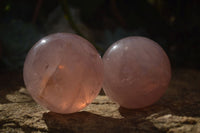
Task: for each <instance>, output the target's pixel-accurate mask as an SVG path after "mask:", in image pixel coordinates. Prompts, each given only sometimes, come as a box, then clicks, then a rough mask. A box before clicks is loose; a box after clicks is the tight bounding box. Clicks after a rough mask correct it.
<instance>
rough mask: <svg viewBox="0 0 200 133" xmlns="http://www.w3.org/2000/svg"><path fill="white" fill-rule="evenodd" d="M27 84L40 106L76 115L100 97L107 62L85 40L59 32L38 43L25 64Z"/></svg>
mask: <svg viewBox="0 0 200 133" xmlns="http://www.w3.org/2000/svg"><path fill="white" fill-rule="evenodd" d="M24 81H25V85H26V87H27V89H28V91H29V93H30V94H31V96H32V97H33V99H34V100H35V101H36V102H38V103H39V104H40V105H42V106H44V107H46V108H48V109H49V110H51V111H53V112H57V113H73V112H76V111H79V110H81V109H83V108H84V107H86V106H87V105H88V104H89V103H91V102H92V100H93V99H94V98H95V97H96V96H97V95H98V93H99V91H100V89H101V85H102V82H103V63H102V60H101V57H100V55H99V54H98V52H97V51H96V49H95V48H94V47H93V46H92V44H90V43H89V42H88V41H87V40H85V39H83V38H82V37H80V36H78V35H75V34H69V33H57V34H52V35H49V36H46V37H44V38H42V39H41V40H40V41H38V42H37V43H36V44H35V45H34V46H33V47H32V49H31V50H30V51H29V53H28V55H27V57H26V61H25V64H24Z"/></svg>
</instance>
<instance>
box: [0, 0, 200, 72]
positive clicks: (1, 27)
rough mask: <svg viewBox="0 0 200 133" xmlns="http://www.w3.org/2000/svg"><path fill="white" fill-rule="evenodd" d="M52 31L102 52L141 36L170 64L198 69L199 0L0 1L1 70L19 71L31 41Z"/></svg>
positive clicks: (199, 51)
mask: <svg viewBox="0 0 200 133" xmlns="http://www.w3.org/2000/svg"><path fill="white" fill-rule="evenodd" d="M56 32H71V33H77V34H79V35H81V36H83V37H85V38H86V39H88V40H89V41H90V42H92V43H93V44H94V45H95V46H96V47H97V49H98V50H99V52H100V53H101V54H102V55H103V53H104V52H105V50H106V49H107V48H108V47H109V45H111V44H112V43H113V42H115V41H117V40H119V39H121V38H123V37H127V36H145V37H148V38H151V39H153V40H154V41H156V42H158V43H159V44H160V45H161V46H162V47H163V48H164V50H165V51H166V53H167V54H168V56H169V58H170V60H171V64H172V67H173V68H180V67H181V68H183V67H184V68H192V69H199V68H200V1H199V0H0V71H1V72H2V71H5V70H6V71H15V70H22V68H23V62H24V59H25V57H26V54H27V52H28V50H29V49H30V48H31V47H32V46H33V44H34V43H36V42H37V41H38V40H39V39H40V38H42V37H44V36H46V35H48V34H51V33H56Z"/></svg>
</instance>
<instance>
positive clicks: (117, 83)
mask: <svg viewBox="0 0 200 133" xmlns="http://www.w3.org/2000/svg"><path fill="white" fill-rule="evenodd" d="M103 63H104V83H103V89H104V91H105V93H106V95H107V96H109V97H110V98H111V99H112V100H113V101H115V102H117V103H119V104H120V105H121V106H122V107H125V108H131V109H135V108H142V107H145V106H148V105H151V104H153V103H154V102H156V101H157V100H159V98H160V97H161V96H162V95H163V94H164V92H165V91H166V89H167V87H168V84H169V82H170V79H171V67H170V62H169V59H168V57H167V55H166V54H165V52H164V50H163V49H162V48H161V47H160V46H159V45H158V44H157V43H156V42H154V41H152V40H150V39H148V38H145V37H127V38H124V39H121V40H119V41H117V42H115V43H114V44H113V45H111V46H110V47H109V49H108V50H107V51H106V53H105V54H104V56H103Z"/></svg>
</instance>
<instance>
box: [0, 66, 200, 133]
mask: <svg viewBox="0 0 200 133" xmlns="http://www.w3.org/2000/svg"><path fill="white" fill-rule="evenodd" d="M8 75H9V76H8ZM13 76H15V78H11V77H13ZM20 79H21V76H20V77H19V76H17V75H12V74H1V76H0V81H1V87H0V132H9V133H45V132H53V133H56V132H58V133H62V132H64V133H79V132H80V133H94V132H95V133H115V132H117V133H124V132H126V133H160V132H167V133H199V132H200V97H199V94H200V88H199V87H200V82H199V81H200V71H197V70H185V69H181V70H174V71H173V76H172V81H171V83H170V87H169V89H168V91H167V93H166V94H165V95H164V97H163V98H161V99H160V100H159V101H158V102H157V103H156V104H154V105H153V106H149V107H146V108H143V109H138V110H128V109H125V108H122V107H120V106H119V105H117V104H115V103H113V102H112V101H110V100H109V99H108V97H106V96H104V95H99V96H98V97H97V98H96V99H95V100H94V101H93V103H92V104H90V105H89V106H88V107H87V108H85V109H84V110H82V111H80V112H77V113H73V114H67V115H62V114H57V113H53V112H49V111H48V110H46V109H44V108H42V107H40V106H39V105H38V104H36V103H35V102H34V101H33V100H32V99H31V98H30V96H29V94H28V93H27V91H26V89H25V88H23V87H20V86H22V84H20V83H19V82H21V80H20Z"/></svg>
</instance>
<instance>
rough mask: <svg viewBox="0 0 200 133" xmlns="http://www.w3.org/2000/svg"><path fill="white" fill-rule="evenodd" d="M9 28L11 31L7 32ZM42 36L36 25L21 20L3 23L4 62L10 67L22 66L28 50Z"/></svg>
mask: <svg viewBox="0 0 200 133" xmlns="http://www.w3.org/2000/svg"><path fill="white" fill-rule="evenodd" d="M8 30H9V32H6V31H8ZM41 36H42V35H41V33H39V32H38V31H37V29H36V27H35V26H34V25H32V24H27V23H24V22H23V21H21V20H13V21H11V22H10V23H7V24H1V25H0V39H1V45H2V46H1V47H2V49H3V51H2V52H3V53H2V62H3V63H4V64H5V65H6V66H7V67H8V68H9V69H17V68H19V67H22V66H23V62H24V60H25V57H26V54H27V52H28V50H29V49H30V48H31V47H32V46H33V44H34V43H35V42H36V41H37V40H38V39H40V37H41Z"/></svg>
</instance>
